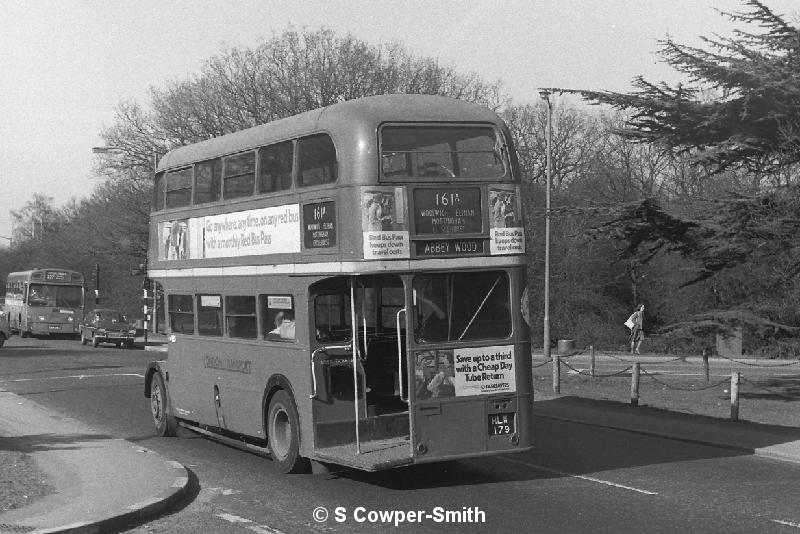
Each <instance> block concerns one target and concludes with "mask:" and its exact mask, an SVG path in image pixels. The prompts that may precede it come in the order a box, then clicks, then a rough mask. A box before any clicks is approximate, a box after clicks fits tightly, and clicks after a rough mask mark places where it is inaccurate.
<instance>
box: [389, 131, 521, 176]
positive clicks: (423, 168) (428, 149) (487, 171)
mask: <svg viewBox="0 0 800 534" xmlns="http://www.w3.org/2000/svg"><path fill="white" fill-rule="evenodd" d="M501 139H502V136H501V134H499V133H498V132H497V131H496V130H495V129H494V128H493V127H492V126H460V125H459V126H456V125H453V126H444V125H414V126H409V125H402V126H400V125H388V126H384V127H383V128H382V129H381V175H382V178H384V179H387V180H389V181H391V180H408V179H414V178H419V179H421V181H427V180H434V181H435V180H440V179H453V180H476V179H487V178H495V179H496V178H501V177H504V176H505V175H506V169H507V166H506V163H505V154H504V152H503V146H504V143H503V142H502V141H501Z"/></svg>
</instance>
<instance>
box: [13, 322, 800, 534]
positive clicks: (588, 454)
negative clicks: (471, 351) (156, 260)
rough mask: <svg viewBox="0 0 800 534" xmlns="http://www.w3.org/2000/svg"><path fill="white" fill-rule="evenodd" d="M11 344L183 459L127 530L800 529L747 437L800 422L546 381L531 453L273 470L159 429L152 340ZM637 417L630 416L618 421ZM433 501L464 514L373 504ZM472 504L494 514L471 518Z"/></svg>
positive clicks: (55, 393) (766, 437)
mask: <svg viewBox="0 0 800 534" xmlns="http://www.w3.org/2000/svg"><path fill="white" fill-rule="evenodd" d="M73 343H74V345H75V346H73ZM7 349H9V350H7ZM2 351H3V353H2V355H0V356H2V362H3V370H2V373H0V388H2V389H6V390H10V391H13V392H15V393H16V394H17V395H20V396H21V398H22V399H24V400H25V401H33V402H35V403H37V404H38V405H41V406H45V407H47V408H48V409H51V410H54V411H55V412H57V413H58V414H61V415H62V416H65V417H69V418H73V419H75V420H77V421H78V422H80V423H81V424H84V425H86V426H87V427H89V428H91V429H93V431H95V432H98V433H101V434H104V435H108V436H110V437H112V438H124V439H126V440H130V443H133V444H135V445H136V446H137V447H142V448H145V449H147V450H150V451H153V452H154V453H155V454H157V455H159V456H161V457H163V458H165V459H168V460H174V461H177V462H179V463H180V464H181V465H183V466H185V467H186V468H187V469H188V470H189V473H190V479H191V481H192V482H191V483H190V484H189V489H188V495H189V500H188V502H186V503H184V504H180V505H177V508H176V509H174V510H172V511H170V512H167V513H162V514H161V515H160V516H158V517H156V518H155V519H148V520H147V521H146V522H143V523H139V524H138V525H137V524H134V525H133V526H132V527H130V528H129V531H130V532H137V533H145V532H150V533H152V532H170V533H172V532H176V533H189V532H198V531H203V532H212V533H214V532H220V533H223V532H224V533H229V532H231V533H234V532H235V533H239V532H242V533H245V532H247V533H252V532H283V533H285V534H292V533H295V532H323V531H324V532H386V531H387V530H390V529H391V530H392V531H395V530H399V531H408V532H441V531H445V530H452V531H453V532H487V531H491V532H612V531H613V532H675V531H684V530H690V529H691V530H695V531H702V532H726V533H728V532H754V531H757V532H791V531H797V529H800V511H798V510H799V509H798V507H797V499H796V497H795V496H796V495H797V494H798V492H799V491H800V465H796V464H792V463H784V462H778V461H775V460H771V459H765V458H762V457H758V456H754V455H753V454H752V453H751V452H750V451H753V450H755V449H756V448H757V447H756V445H754V443H756V444H758V445H763V446H764V447H765V448H770V447H775V446H778V445H787V444H791V443H793V441H794V440H800V432H798V433H797V434H798V435H796V436H795V435H791V434H780V433H770V432H768V430H770V429H765V428H761V427H756V428H751V426H748V425H744V426H736V427H731V424H730V423H728V424H727V426H726V425H725V424H724V423H722V424H721V425H720V426H715V425H713V424H709V422H708V421H706V420H697V419H690V418H687V417H686V416H675V417H672V416H670V415H669V414H664V413H656V412H655V411H652V410H639V411H637V412H632V411H631V410H630V409H626V408H625V407H624V406H623V407H621V406H619V405H613V406H609V405H605V404H602V403H582V402H575V401H574V400H572V399H565V398H549V399H548V398H546V397H544V396H542V398H541V399H540V400H538V401H537V404H536V412H537V414H538V415H539V417H538V418H537V422H536V438H537V449H536V451H534V452H532V453H524V454H518V455H513V456H505V457H497V458H487V459H481V460H471V461H462V462H451V463H446V464H441V465H433V466H421V467H416V468H411V469H402V470H394V471H389V472H383V473H373V474H369V473H359V472H352V471H346V472H342V473H338V474H332V475H325V476H319V475H316V476H315V475H308V476H306V475H302V476H285V475H278V474H275V473H274V472H273V471H272V469H271V464H270V461H269V460H268V459H264V458H261V457H259V456H256V455H253V454H250V453H247V452H243V451H240V450H237V449H232V448H229V447H226V446H224V445H221V444H219V443H216V442H213V441H210V440H208V439H206V438H201V437H197V436H196V435H194V434H192V433H189V432H188V431H187V432H183V433H182V434H181V436H180V437H178V438H172V439H162V438H155V437H153V434H154V433H153V430H152V427H151V424H150V421H149V413H148V404H147V400H146V399H144V397H143V396H142V383H141V380H142V379H141V378H140V375H141V374H142V371H143V370H144V364H145V362H146V361H147V360H149V359H151V358H152V355H148V354H146V353H144V351H125V350H120V349H114V348H110V347H109V348H107V349H105V348H102V349H92V348H91V347H88V348H85V347H84V348H81V347H80V345H79V343H77V342H70V341H60V342H52V343H51V342H42V341H40V340H20V339H19V338H13V339H12V342H11V343H10V344H9V345H8V346H7V347H5V348H4V349H2ZM1 419H2V416H0V420H1ZM576 421H577V422H576ZM631 423H633V425H632V426H633V428H628V429H624V427H625V425H628V426H631ZM0 428H2V425H0ZM702 429H705V431H707V432H708V433H709V434H708V436H705V435H702V434H701V430H702ZM631 430H633V431H631ZM736 432H740V433H741V436H738V435H735V434H736ZM659 433H660V434H661V435H660V436H659V435H658V434H659ZM675 437H677V438H679V439H672V438H675ZM693 437H694V439H693ZM723 438H725V439H728V438H730V439H729V441H732V443H730V442H729V443H727V445H726V446H725V447H719V446H708V445H706V444H702V443H700V442H702V441H710V440H713V439H718V440H719V441H720V444H721V445H725V440H724V439H723ZM756 438H758V439H761V442H758V440H757V439H756ZM753 439H756V441H748V440H753ZM124 443H128V442H124ZM797 457H798V458H800V455H797ZM128 483H129V481H127V480H120V479H113V482H110V483H109V484H108V487H107V488H106V489H107V491H108V492H115V491H120V489H121V488H123V487H124V486H125V485H126V484H128ZM319 507H324V508H325V509H326V510H327V511H328V513H329V515H328V519H327V520H325V521H322V522H316V521H315V520H314V518H313V517H312V514H313V513H314V511H315V509H317V508H319ZM436 507H440V508H441V509H442V510H445V511H449V512H453V513H455V512H461V513H462V515H461V516H460V519H461V520H462V521H461V522H459V523H450V524H444V523H438V522H435V520H433V519H430V520H429V519H423V520H422V521H421V522H415V523H413V524H411V523H403V524H401V525H399V526H398V527H396V528H395V527H394V526H390V525H388V524H386V523H383V522H380V521H375V522H373V521H370V520H369V517H370V516H369V514H368V512H375V513H377V512H387V513H390V512H397V511H410V510H423V511H432V510H433V509H435V508H436ZM337 508H339V509H340V512H341V515H340V516H337V515H336V510H337ZM362 508H363V510H362ZM468 512H472V513H473V515H474V516H475V518H474V519H478V520H480V519H481V517H482V518H483V519H484V521H485V522H475V521H471V520H468V519H469V518H467V517H466V515H465V514H467V513H468ZM478 512H482V513H483V514H484V515H483V516H481V515H479V514H478ZM2 517H3V516H0V523H2V522H3V520H2ZM337 517H339V518H341V519H342V521H341V522H340V521H337ZM395 518H396V516H395ZM0 531H1V530H0Z"/></svg>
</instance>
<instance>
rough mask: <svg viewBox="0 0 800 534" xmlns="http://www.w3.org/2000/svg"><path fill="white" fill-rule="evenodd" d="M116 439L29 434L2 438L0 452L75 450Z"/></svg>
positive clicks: (93, 436)
mask: <svg viewBox="0 0 800 534" xmlns="http://www.w3.org/2000/svg"><path fill="white" fill-rule="evenodd" d="M109 439H115V438H114V436H111V435H108V434H28V435H24V436H0V450H7V451H17V452H22V453H26V454H27V453H32V452H37V451H51V450H75V449H81V448H84V447H86V443H87V442H91V441H100V440H109Z"/></svg>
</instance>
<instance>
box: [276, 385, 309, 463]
mask: <svg viewBox="0 0 800 534" xmlns="http://www.w3.org/2000/svg"><path fill="white" fill-rule="evenodd" d="M267 440H268V441H269V450H270V453H271V455H272V460H273V461H274V462H275V465H276V466H277V468H278V470H279V471H280V472H282V473H306V472H308V471H309V470H310V468H311V464H310V462H309V461H308V459H307V458H303V457H302V456H300V419H299V417H298V416H297V407H296V406H295V403H294V399H293V398H292V396H291V395H290V394H289V393H287V392H286V391H285V390H283V389H282V390H280V391H278V392H276V393H275V395H273V396H272V399H271V400H270V402H269V410H268V412H267Z"/></svg>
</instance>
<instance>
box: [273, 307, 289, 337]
mask: <svg viewBox="0 0 800 534" xmlns="http://www.w3.org/2000/svg"><path fill="white" fill-rule="evenodd" d="M267 335H268V336H269V337H270V338H272V339H275V338H278V339H294V314H293V313H292V312H291V311H285V312H278V314H277V315H276V316H275V329H274V330H271V331H270V332H269V333H268V334H267Z"/></svg>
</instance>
